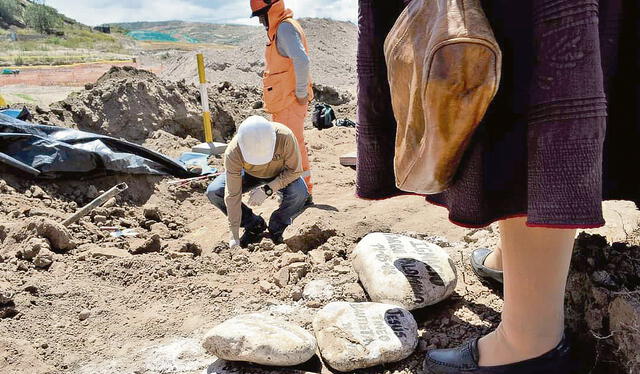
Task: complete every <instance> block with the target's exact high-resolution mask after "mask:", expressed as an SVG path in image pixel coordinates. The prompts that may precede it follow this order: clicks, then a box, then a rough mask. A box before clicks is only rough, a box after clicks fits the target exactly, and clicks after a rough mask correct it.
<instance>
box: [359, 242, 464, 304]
mask: <svg viewBox="0 0 640 374" xmlns="http://www.w3.org/2000/svg"><path fill="white" fill-rule="evenodd" d="M353 267H354V269H355V270H356V273H357V274H358V277H359V278H360V281H361V282H362V285H363V286H364V288H365V290H366V291H367V293H368V294H369V296H370V298H371V300H372V301H375V302H379V303H388V304H393V305H398V306H402V307H404V308H406V309H408V310H415V309H419V308H424V307H426V306H429V305H433V304H437V303H439V302H441V301H443V300H445V299H446V298H448V297H449V296H451V294H452V293H453V291H454V290H455V288H456V283H457V280H458V277H457V272H456V268H455V264H454V263H453V261H452V260H451V258H450V257H449V255H448V254H447V252H445V251H444V250H443V249H442V248H440V247H439V246H437V245H435V244H432V243H428V242H426V241H423V240H418V239H413V238H410V237H408V236H403V235H397V234H385V233H373V234H369V235H367V236H366V237H365V238H364V239H362V241H360V243H359V244H358V246H357V248H356V249H355V251H354V252H353Z"/></svg>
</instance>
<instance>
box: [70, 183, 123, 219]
mask: <svg viewBox="0 0 640 374" xmlns="http://www.w3.org/2000/svg"><path fill="white" fill-rule="evenodd" d="M128 188H129V186H127V184H126V183H120V184H118V185H117V186H115V187H113V188H112V189H110V190H109V191H107V192H105V193H103V194H102V195H100V196H98V197H97V198H96V199H95V200H93V201H92V202H90V203H89V204H87V205H85V206H83V207H82V208H81V209H80V210H79V211H77V212H76V213H75V214H74V215H72V216H71V217H69V218H67V219H66V220H65V221H64V222H62V224H63V225H64V226H69V225H72V224H74V223H76V222H78V221H79V220H80V218H82V217H84V216H86V215H87V214H89V213H91V211H92V210H94V209H95V208H97V207H100V206H102V205H104V203H106V202H107V201H109V199H111V198H112V197H114V196H117V195H119V194H120V193H122V192H123V191H126V190H127V189H128Z"/></svg>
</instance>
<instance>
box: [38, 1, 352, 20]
mask: <svg viewBox="0 0 640 374" xmlns="http://www.w3.org/2000/svg"><path fill="white" fill-rule="evenodd" d="M284 1H285V4H286V5H287V7H289V8H291V9H293V10H294V12H295V13H296V17H328V18H333V19H338V20H344V21H352V22H355V21H356V18H357V9H358V0H284ZM46 4H47V5H50V6H52V7H54V8H56V9H58V10H59V11H60V12H61V13H63V14H65V15H67V16H69V17H71V18H74V19H76V20H77V21H80V22H82V23H85V24H88V25H91V26H94V25H98V24H102V23H110V22H133V21H168V20H184V21H201V22H220V23H242V24H256V25H257V22H256V21H255V20H250V19H249V17H248V16H249V14H250V13H251V12H250V10H249V0H226V1H225V0H46Z"/></svg>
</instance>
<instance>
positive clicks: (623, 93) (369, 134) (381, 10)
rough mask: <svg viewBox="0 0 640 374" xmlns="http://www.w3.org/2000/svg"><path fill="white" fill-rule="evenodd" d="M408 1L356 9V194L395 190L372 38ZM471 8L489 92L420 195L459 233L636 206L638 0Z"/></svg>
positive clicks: (389, 126) (588, 221) (542, 0)
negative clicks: (457, 157) (610, 203)
mask: <svg viewBox="0 0 640 374" xmlns="http://www.w3.org/2000/svg"><path fill="white" fill-rule="evenodd" d="M408 2H409V1H408V0H380V1H374V0H360V2H359V3H360V16H359V24H360V34H359V51H358V77H359V92H358V100H359V101H358V165H357V169H358V177H357V194H358V196H359V197H361V198H366V199H386V198H390V197H394V196H398V195H402V194H404V193H403V192H402V191H400V190H398V189H397V188H396V186H395V178H394V177H393V157H394V145H395V135H396V122H395V120H394V117H393V111H392V108H391V99H390V93H389V85H388V82H387V71H386V65H385V61H384V53H383V43H384V39H385V37H386V35H387V34H388V32H389V30H390V29H391V27H393V24H394V22H395V20H396V19H397V17H398V15H399V14H400V12H401V11H402V9H403V8H404V6H405V4H406V3H408ZM482 3H483V6H484V8H485V11H486V13H487V17H488V18H489V21H490V23H491V24H492V26H493V29H494V32H495V34H496V39H497V40H498V43H499V44H500V46H501V48H502V51H503V55H504V56H503V59H504V60H503V76H502V82H501V86H500V90H499V92H498V95H497V96H496V98H495V100H494V102H493V103H492V105H491V107H490V108H489V111H488V112H487V115H486V116H485V119H484V121H483V123H482V124H481V125H480V127H479V128H478V130H477V131H476V133H475V134H474V138H473V140H472V143H471V145H470V146H469V148H468V150H467V152H466V154H465V157H464V159H463V161H462V164H461V166H460V168H459V170H458V174H457V176H456V180H455V183H454V184H453V185H452V186H451V188H450V189H448V190H447V191H446V192H445V193H442V194H438V195H430V196H427V200H428V201H430V202H432V203H435V204H439V205H443V206H445V207H447V208H448V209H449V213H450V218H451V220H452V221H453V222H454V223H456V224H459V225H462V226H468V227H482V226H486V225H488V224H490V223H492V222H495V221H497V220H500V219H504V218H508V217H514V216H527V219H528V224H529V225H530V226H540V227H565V228H568V227H575V228H592V227H599V226H602V225H603V224H604V219H603V216H602V200H603V198H604V199H619V200H632V201H635V202H636V203H637V202H638V201H640V178H639V176H638V165H640V152H637V151H636V150H635V148H637V147H638V144H639V143H640V120H639V119H640V116H639V113H640V99H639V98H640V85H639V79H640V74H639V72H640V48H639V46H640V18H639V17H640V0H608V1H604V0H603V1H600V2H599V1H597V0H521V1H513V0H483V1H482ZM607 103H608V107H609V111H608V113H607Z"/></svg>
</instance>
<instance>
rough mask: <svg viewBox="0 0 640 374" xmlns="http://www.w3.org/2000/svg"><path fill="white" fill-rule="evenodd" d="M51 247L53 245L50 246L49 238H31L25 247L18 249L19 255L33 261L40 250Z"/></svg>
mask: <svg viewBox="0 0 640 374" xmlns="http://www.w3.org/2000/svg"><path fill="white" fill-rule="evenodd" d="M50 249H51V246H49V242H48V241H47V239H43V238H31V239H29V241H28V242H26V243H25V244H24V246H23V248H22V249H21V250H20V251H18V255H19V256H20V258H22V259H23V260H27V261H31V260H33V259H34V258H35V257H36V256H37V255H38V253H40V251H42V250H47V251H48V250H50Z"/></svg>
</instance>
